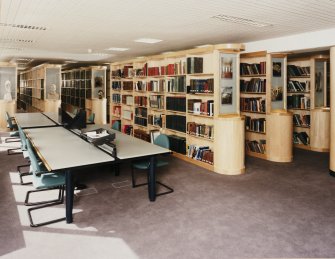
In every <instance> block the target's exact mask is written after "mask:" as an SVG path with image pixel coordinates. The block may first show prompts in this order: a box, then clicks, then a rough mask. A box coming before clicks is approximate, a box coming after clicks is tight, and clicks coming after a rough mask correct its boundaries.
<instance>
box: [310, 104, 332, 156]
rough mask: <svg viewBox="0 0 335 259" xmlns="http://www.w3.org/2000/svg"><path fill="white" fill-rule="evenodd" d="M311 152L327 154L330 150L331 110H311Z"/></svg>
mask: <svg viewBox="0 0 335 259" xmlns="http://www.w3.org/2000/svg"><path fill="white" fill-rule="evenodd" d="M310 146H311V150H314V151H319V152H327V151H329V148H330V110H329V109H326V108H324V109H313V110H311V130H310Z"/></svg>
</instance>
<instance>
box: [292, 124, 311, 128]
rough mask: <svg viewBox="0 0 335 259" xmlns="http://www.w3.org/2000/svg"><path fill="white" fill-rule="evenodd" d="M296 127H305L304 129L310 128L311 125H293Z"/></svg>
mask: <svg viewBox="0 0 335 259" xmlns="http://www.w3.org/2000/svg"><path fill="white" fill-rule="evenodd" d="M293 127H295V128H304V129H310V128H311V127H310V126H302V125H293Z"/></svg>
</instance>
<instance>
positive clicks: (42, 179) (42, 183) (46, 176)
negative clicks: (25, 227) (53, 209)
mask: <svg viewBox="0 0 335 259" xmlns="http://www.w3.org/2000/svg"><path fill="white" fill-rule="evenodd" d="M27 148H28V153H29V157H30V162H31V166H32V173H33V186H34V188H35V189H36V190H32V191H28V192H27V195H26V199H25V202H24V204H25V205H26V206H34V205H38V206H35V207H32V208H29V209H28V216H29V221H30V226H31V227H39V226H44V225H48V224H51V223H55V222H59V221H62V220H65V217H64V218H59V219H54V220H51V221H46V222H42V223H38V224H35V223H34V222H33V219H32V216H31V212H32V211H33V210H38V209H42V208H46V207H50V206H54V205H58V204H62V203H63V202H64V186H65V176H64V174H63V173H61V172H56V171H53V172H48V171H47V170H46V168H45V167H44V166H43V164H42V163H39V161H38V160H37V156H36V154H35V151H34V150H33V148H32V146H31V143H30V140H27ZM54 189H58V190H59V194H58V199H54V200H49V201H42V202H34V203H32V202H29V195H30V194H31V193H34V192H41V191H49V190H54Z"/></svg>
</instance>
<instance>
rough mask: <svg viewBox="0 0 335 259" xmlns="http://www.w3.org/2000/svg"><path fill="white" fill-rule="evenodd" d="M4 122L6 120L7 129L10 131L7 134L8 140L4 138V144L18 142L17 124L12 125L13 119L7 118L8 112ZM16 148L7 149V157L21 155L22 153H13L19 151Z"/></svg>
mask: <svg viewBox="0 0 335 259" xmlns="http://www.w3.org/2000/svg"><path fill="white" fill-rule="evenodd" d="M6 120H7V128H9V129H10V130H11V132H10V133H9V136H10V137H9V138H6V140H5V143H13V142H20V141H21V140H20V138H19V132H18V131H17V124H14V123H13V120H14V117H11V116H9V114H8V112H6ZM19 149H21V148H20V147H18V148H9V149H7V154H8V155H15V154H22V152H13V151H14V150H19Z"/></svg>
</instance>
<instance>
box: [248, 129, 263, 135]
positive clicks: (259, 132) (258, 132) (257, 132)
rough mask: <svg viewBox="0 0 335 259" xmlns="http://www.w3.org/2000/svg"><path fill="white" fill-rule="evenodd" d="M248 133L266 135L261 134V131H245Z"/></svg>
mask: <svg viewBox="0 0 335 259" xmlns="http://www.w3.org/2000/svg"><path fill="white" fill-rule="evenodd" d="M245 131H246V132H250V133H256V134H262V135H266V132H261V131H255V130H247V129H246V130H245Z"/></svg>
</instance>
